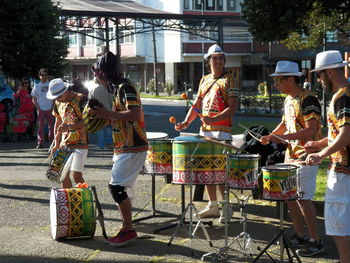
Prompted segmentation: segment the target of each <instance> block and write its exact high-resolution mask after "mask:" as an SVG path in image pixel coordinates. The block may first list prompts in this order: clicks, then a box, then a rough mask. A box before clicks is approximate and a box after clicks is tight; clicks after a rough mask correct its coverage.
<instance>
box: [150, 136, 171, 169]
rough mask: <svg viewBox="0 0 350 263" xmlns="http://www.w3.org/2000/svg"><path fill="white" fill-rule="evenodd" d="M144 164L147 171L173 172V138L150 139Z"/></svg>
mask: <svg viewBox="0 0 350 263" xmlns="http://www.w3.org/2000/svg"><path fill="white" fill-rule="evenodd" d="M147 138H148V144H149V149H148V151H147V157H146V161H145V165H144V172H145V173H153V174H172V172H173V168H172V167H173V166H172V139H165V138H163V139H149V137H148V133H147Z"/></svg>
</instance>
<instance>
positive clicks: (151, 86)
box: [146, 79, 156, 95]
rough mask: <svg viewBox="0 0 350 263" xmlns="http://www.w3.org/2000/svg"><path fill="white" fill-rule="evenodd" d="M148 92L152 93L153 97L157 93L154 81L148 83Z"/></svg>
mask: <svg viewBox="0 0 350 263" xmlns="http://www.w3.org/2000/svg"><path fill="white" fill-rule="evenodd" d="M146 88H147V90H148V92H151V94H152V95H153V94H154V93H155V92H156V84H155V81H154V79H150V80H149V81H148V83H147V87H146Z"/></svg>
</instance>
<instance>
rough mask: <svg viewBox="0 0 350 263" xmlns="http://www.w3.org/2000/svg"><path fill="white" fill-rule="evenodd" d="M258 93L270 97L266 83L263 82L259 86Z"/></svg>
mask: <svg viewBox="0 0 350 263" xmlns="http://www.w3.org/2000/svg"><path fill="white" fill-rule="evenodd" d="M258 92H259V94H260V95H264V96H268V95H269V89H268V86H267V82H266V81H263V82H261V83H259V85H258Z"/></svg>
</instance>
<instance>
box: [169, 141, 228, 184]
mask: <svg viewBox="0 0 350 263" xmlns="http://www.w3.org/2000/svg"><path fill="white" fill-rule="evenodd" d="M224 148H225V146H222V145H218V144H215V143H212V142H208V141H205V140H203V139H200V138H198V137H195V136H180V137H176V138H174V141H173V183H175V184H190V183H193V184H224V183H225V177H226V155H225V154H224V151H225V149H224ZM191 159H192V160H191ZM192 174H193V177H192V176H191V175H192ZM191 177H192V178H191Z"/></svg>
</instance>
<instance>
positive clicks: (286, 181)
mask: <svg viewBox="0 0 350 263" xmlns="http://www.w3.org/2000/svg"><path fill="white" fill-rule="evenodd" d="M297 169H298V167H297V166H296V165H292V164H275V165H268V166H265V167H263V168H262V172H263V187H264V189H263V199H266V200H273V201H282V200H295V199H297V198H298V191H297Z"/></svg>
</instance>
